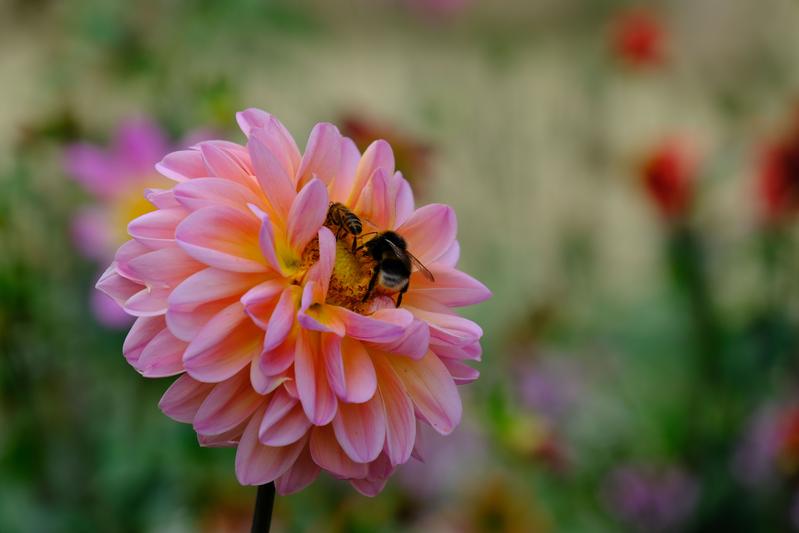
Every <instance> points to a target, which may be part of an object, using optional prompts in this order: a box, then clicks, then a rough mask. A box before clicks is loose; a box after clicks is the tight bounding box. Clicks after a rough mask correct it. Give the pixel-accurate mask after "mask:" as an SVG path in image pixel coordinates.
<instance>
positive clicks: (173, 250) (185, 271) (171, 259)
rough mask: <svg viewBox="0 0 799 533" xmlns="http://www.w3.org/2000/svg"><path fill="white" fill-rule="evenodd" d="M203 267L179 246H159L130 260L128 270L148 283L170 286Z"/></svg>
mask: <svg viewBox="0 0 799 533" xmlns="http://www.w3.org/2000/svg"><path fill="white" fill-rule="evenodd" d="M201 268H203V265H202V263H198V262H197V261H195V260H194V259H192V257H191V256H189V255H187V254H186V253H185V252H184V251H183V250H181V249H180V248H177V247H170V248H159V249H157V250H153V251H152V252H148V253H146V254H142V255H140V256H138V257H135V258H133V259H131V260H130V261H128V263H127V270H128V271H129V272H130V273H132V274H133V276H134V277H135V278H136V279H140V280H143V281H146V282H147V284H148V285H151V286H159V287H170V286H174V285H176V284H178V283H179V282H180V281H181V280H183V279H185V278H186V277H188V276H191V275H192V274H194V273H195V272H197V271H198V270H200V269H201Z"/></svg>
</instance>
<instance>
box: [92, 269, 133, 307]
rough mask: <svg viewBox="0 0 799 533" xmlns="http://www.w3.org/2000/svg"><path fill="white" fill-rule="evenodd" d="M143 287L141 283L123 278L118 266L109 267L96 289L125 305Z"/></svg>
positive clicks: (98, 281)
mask: <svg viewBox="0 0 799 533" xmlns="http://www.w3.org/2000/svg"><path fill="white" fill-rule="evenodd" d="M142 287H143V285H142V284H141V283H136V282H135V281H132V280H130V279H128V278H126V277H124V276H121V275H120V274H119V272H117V267H116V264H112V265H111V266H110V267H108V268H107V269H106V271H105V272H103V275H102V276H100V279H99V280H97V284H96V285H95V288H97V289H98V290H101V291H103V292H104V293H105V294H107V295H108V296H110V297H111V298H113V299H114V301H115V302H117V303H118V304H119V305H124V304H125V302H126V301H127V300H128V299H129V298H130V297H131V296H133V295H134V294H136V293H137V292H139V291H141V290H142Z"/></svg>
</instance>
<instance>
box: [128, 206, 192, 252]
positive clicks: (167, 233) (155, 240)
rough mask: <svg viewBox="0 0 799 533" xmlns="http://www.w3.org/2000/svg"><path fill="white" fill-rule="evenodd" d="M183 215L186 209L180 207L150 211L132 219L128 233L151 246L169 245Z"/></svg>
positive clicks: (172, 241) (173, 238)
mask: <svg viewBox="0 0 799 533" xmlns="http://www.w3.org/2000/svg"><path fill="white" fill-rule="evenodd" d="M185 216H186V210H185V209H183V208H182V207H175V208H172V209H158V210H156V211H151V212H149V213H145V214H144V215H142V216H140V217H138V218H136V219H134V220H132V221H131V222H130V224H128V233H129V234H130V236H131V237H133V238H134V239H136V240H137V241H139V242H140V243H142V244H144V245H147V246H150V247H151V248H162V247H164V246H171V245H172V244H174V242H175V230H176V228H177V227H178V224H180V222H181V221H182V220H183V218H184V217H185Z"/></svg>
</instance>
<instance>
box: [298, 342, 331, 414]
mask: <svg viewBox="0 0 799 533" xmlns="http://www.w3.org/2000/svg"><path fill="white" fill-rule="evenodd" d="M294 379H295V381H296V383H297V392H298V393H299V397H300V402H302V407H303V409H304V410H305V414H306V415H307V417H308V419H309V420H310V421H311V422H313V423H314V424H315V425H317V426H323V425H325V424H328V423H330V421H331V420H333V417H334V416H335V415H336V404H337V403H338V402H337V401H336V395H335V394H334V393H333V390H332V389H331V388H330V385H328V382H327V374H326V372H325V367H324V362H323V361H322V354H321V353H320V348H319V334H318V333H312V332H304V331H302V330H301V331H300V334H299V335H298V336H297V346H296V352H295V356H294Z"/></svg>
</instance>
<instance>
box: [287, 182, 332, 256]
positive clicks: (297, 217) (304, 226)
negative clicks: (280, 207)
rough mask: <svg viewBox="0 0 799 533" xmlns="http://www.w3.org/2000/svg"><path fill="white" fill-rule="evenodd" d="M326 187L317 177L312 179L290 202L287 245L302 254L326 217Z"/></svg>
mask: <svg viewBox="0 0 799 533" xmlns="http://www.w3.org/2000/svg"><path fill="white" fill-rule="evenodd" d="M327 198H328V197H327V188H325V184H324V183H322V182H321V181H319V180H318V179H312V180H311V181H309V182H308V183H307V184H306V185H305V187H303V188H302V190H301V191H300V192H299V194H298V195H297V198H296V199H295V200H294V203H292V204H291V211H289V219H288V228H287V230H286V231H287V234H288V242H289V246H290V247H291V248H292V249H293V250H294V251H295V252H297V253H299V254H302V251H303V250H304V249H305V246H306V245H307V244H308V242H310V240H311V239H312V238H314V237H315V236H316V234H317V232H318V231H319V228H321V227H322V224H324V222H325V219H326V218H327V208H328V199H327Z"/></svg>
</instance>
